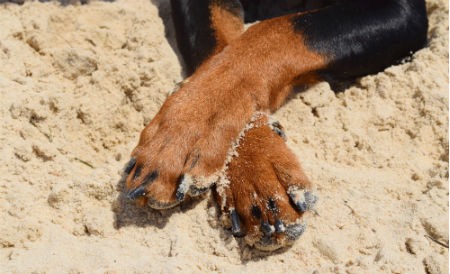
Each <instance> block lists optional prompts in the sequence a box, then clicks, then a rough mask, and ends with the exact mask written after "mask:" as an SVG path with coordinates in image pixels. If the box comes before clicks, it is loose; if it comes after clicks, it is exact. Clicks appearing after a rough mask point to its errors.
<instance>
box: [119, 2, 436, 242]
mask: <svg viewBox="0 0 450 274" xmlns="http://www.w3.org/2000/svg"><path fill="white" fill-rule="evenodd" d="M171 5H172V16H173V22H174V26H175V30H176V35H177V43H178V48H179V51H180V53H181V55H182V57H183V59H184V62H185V66H186V70H187V74H188V78H187V79H186V80H185V81H184V82H183V83H182V84H180V87H179V88H178V90H177V91H176V92H175V93H173V94H171V95H170V96H169V97H168V98H167V100H166V101H165V102H164V104H163V105H162V107H161V109H160V111H159V112H158V113H157V114H156V115H155V117H154V118H153V120H152V121H151V122H150V123H149V124H148V125H147V126H146V127H145V129H144V130H143V131H142V133H141V135H140V139H139V142H138V145H137V146H136V148H135V149H134V150H133V151H132V153H131V160H130V161H129V163H128V164H127V165H126V167H125V169H124V172H125V176H126V192H127V196H128V197H129V198H130V199H132V200H135V201H136V203H137V204H139V205H141V206H142V205H148V206H150V207H152V208H155V209H164V208H170V207H173V206H175V205H177V204H179V203H180V202H182V201H183V200H184V199H185V198H186V196H198V195H200V194H201V193H204V192H206V191H208V190H209V189H211V188H212V189H213V194H214V197H215V199H216V201H217V204H218V206H219V208H220V210H221V213H222V217H223V220H224V224H225V226H226V227H227V228H229V229H231V233H232V234H233V235H234V236H236V237H245V240H246V242H247V243H248V244H249V245H252V246H255V247H257V248H259V249H262V250H274V249H278V248H280V247H284V246H289V245H291V244H292V243H293V242H295V240H296V239H298V238H299V236H300V235H301V234H302V233H303V231H304V230H305V225H304V221H303V219H304V216H305V214H306V213H307V212H310V211H311V210H312V209H313V207H314V205H315V203H316V201H317V197H316V196H315V195H314V192H313V185H312V184H311V182H310V181H309V180H308V178H307V176H306V175H305V173H304V172H303V171H302V168H301V166H300V163H299V162H298V160H297V159H296V157H295V155H294V154H293V153H292V152H291V151H290V150H289V148H288V147H287V146H286V144H285V141H284V133H283V130H282V127H281V125H280V124H279V123H278V122H276V121H273V119H272V118H271V117H270V116H269V115H268V113H270V112H274V111H276V110H277V109H278V108H279V107H280V106H281V105H282V104H283V103H284V102H285V100H286V98H287V97H288V95H289V94H290V93H291V91H292V88H293V86H296V85H308V84H314V83H317V82H319V81H336V80H337V81H341V80H347V79H352V78H356V77H360V76H364V75H368V74H373V73H376V72H379V71H382V70H383V69H385V68H386V67H388V66H390V65H392V64H396V63H398V62H400V61H402V60H403V59H404V58H405V57H408V56H410V55H411V54H412V53H413V52H415V51H417V50H419V49H421V48H422V47H424V46H425V45H426V42H427V29H428V20H427V15H426V7H425V2H424V0H322V1H320V0H316V1H312V0H276V1H275V0H240V1H238V0H171ZM254 21H259V22H257V23H255V24H253V25H252V26H251V27H249V28H248V29H247V30H245V28H244V25H245V23H250V22H254Z"/></svg>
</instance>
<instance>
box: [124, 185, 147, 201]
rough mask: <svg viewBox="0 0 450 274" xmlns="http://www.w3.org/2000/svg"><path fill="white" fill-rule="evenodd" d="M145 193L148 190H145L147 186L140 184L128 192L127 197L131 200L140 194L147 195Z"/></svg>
mask: <svg viewBox="0 0 450 274" xmlns="http://www.w3.org/2000/svg"><path fill="white" fill-rule="evenodd" d="M145 194H147V192H146V190H145V186H144V185H140V186H138V187H137V188H135V189H133V190H131V191H129V192H128V193H127V198H128V199H130V200H134V199H136V198H137V197H139V196H145Z"/></svg>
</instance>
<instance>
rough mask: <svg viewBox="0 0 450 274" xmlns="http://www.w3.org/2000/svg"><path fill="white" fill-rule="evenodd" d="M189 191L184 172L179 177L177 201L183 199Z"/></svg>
mask: <svg viewBox="0 0 450 274" xmlns="http://www.w3.org/2000/svg"><path fill="white" fill-rule="evenodd" d="M187 191H188V186H187V185H186V184H185V183H184V174H183V175H181V176H180V178H179V179H178V188H177V192H176V193H175V198H176V199H177V201H179V202H181V201H183V200H184V196H185V195H186V192H187Z"/></svg>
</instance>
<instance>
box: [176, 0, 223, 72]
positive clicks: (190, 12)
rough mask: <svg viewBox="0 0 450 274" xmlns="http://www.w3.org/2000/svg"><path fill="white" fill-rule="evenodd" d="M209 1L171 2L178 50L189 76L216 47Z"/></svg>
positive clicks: (187, 0)
mask: <svg viewBox="0 0 450 274" xmlns="http://www.w3.org/2000/svg"><path fill="white" fill-rule="evenodd" d="M209 2H210V1H209V0H171V5H172V18H173V22H174V26H175V31H176V35H177V43H178V49H179V50H180V53H181V55H183V59H184V61H185V63H186V70H187V72H188V74H191V73H192V72H193V71H194V70H195V69H196V68H197V67H198V66H199V65H200V64H201V63H202V62H203V61H204V60H205V59H206V58H207V56H208V55H210V54H211V53H212V50H213V49H214V47H215V45H216V41H215V38H214V33H213V30H212V29H211V20H210V16H209Z"/></svg>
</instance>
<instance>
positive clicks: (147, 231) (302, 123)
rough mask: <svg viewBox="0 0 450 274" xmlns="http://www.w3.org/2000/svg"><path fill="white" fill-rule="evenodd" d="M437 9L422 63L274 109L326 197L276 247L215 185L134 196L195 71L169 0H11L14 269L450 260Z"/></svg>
mask: <svg viewBox="0 0 450 274" xmlns="http://www.w3.org/2000/svg"><path fill="white" fill-rule="evenodd" d="M161 2H162V4H161V5H162V7H161V9H160V10H159V11H158V7H157V6H158V5H160V3H161ZM427 7H428V11H429V18H430V28H429V45H428V46H427V47H426V48H425V49H423V50H421V51H419V52H417V53H415V54H414V56H413V57H412V59H411V61H410V62H405V63H403V64H401V65H397V66H392V67H389V68H388V69H386V70H385V71H384V72H381V73H379V74H377V75H371V76H367V77H363V78H362V79H360V80H358V81H357V82H356V83H355V84H353V85H351V86H350V87H349V88H348V89H346V90H345V91H343V92H340V93H334V92H332V90H331V89H330V87H329V85H328V84H327V83H320V84H318V85H316V86H314V87H311V88H309V89H308V90H306V91H305V92H302V93H299V94H296V95H295V96H293V98H292V99H291V100H290V101H289V102H288V103H287V104H286V105H285V106H283V107H282V108H281V109H280V110H279V111H278V112H277V113H276V114H275V116H276V117H277V119H278V120H279V121H280V122H281V124H282V125H283V126H284V128H285V130H286V134H287V136H288V144H289V146H290V147H291V148H292V149H293V150H294V152H295V153H296V154H297V155H298V157H299V158H300V160H301V163H302V165H303V167H304V169H305V171H306V173H307V174H308V176H309V177H310V179H311V180H312V181H313V182H314V183H315V184H316V187H317V192H318V195H319V197H320V201H319V203H318V205H317V211H318V214H319V215H318V216H313V217H311V218H309V221H308V227H307V230H306V232H305V234H304V235H303V236H302V238H301V239H300V240H299V241H298V242H297V243H296V244H295V245H294V246H293V247H292V248H290V249H288V250H286V251H283V252H276V253H273V254H270V255H267V254H265V253H261V252H259V251H255V250H253V249H250V248H248V247H246V246H245V245H242V243H241V242H239V241H237V240H235V239H234V238H233V237H232V236H231V234H230V233H229V232H228V231H224V230H222V229H221V227H220V224H219V222H218V220H217V218H216V217H215V207H214V206H212V203H211V201H210V199H209V198H206V199H204V200H201V201H194V202H192V203H190V204H187V205H182V206H179V207H176V208H174V209H171V210H168V211H162V212H159V211H154V210H151V209H137V208H135V207H134V206H133V205H132V204H130V203H129V202H127V201H126V200H125V199H124V198H123V196H122V195H121V193H120V188H121V185H120V180H121V169H122V168H123V166H124V164H125V163H126V161H128V155H129V153H130V151H131V150H132V148H133V147H134V146H135V144H136V143H137V138H138V136H139V133H140V131H141V130H142V128H143V127H144V125H145V124H146V123H148V122H149V121H150V120H151V118H152V117H153V115H154V114H155V113H156V112H157V110H158V109H159V106H160V105H161V104H162V102H163V101H164V99H165V98H166V94H167V93H168V92H169V91H170V90H172V89H173V87H174V86H175V84H176V83H177V82H179V81H181V80H182V68H181V65H180V62H179V60H178V58H177V55H176V53H175V51H174V49H173V48H172V47H171V43H172V44H173V39H172V40H171V39H169V40H168V39H167V38H166V37H169V38H170V37H172V38H173V30H172V29H171V28H170V26H166V27H165V26H164V21H166V22H167V16H168V14H169V11H168V10H167V8H168V5H167V4H166V3H164V1H147V0H135V1H131V0H119V1H114V2H101V1H93V2H91V3H90V4H88V5H78V4H75V5H68V6H61V5H60V4H59V3H57V2H46V3H40V2H34V1H30V2H26V3H25V4H24V5H22V6H19V5H15V4H0V26H2V27H1V28H0V64H1V65H0V105H1V107H0V119H1V121H2V127H1V128H0V153H1V155H2V157H1V158H0V174H1V175H0V209H1V210H0V216H1V217H0V220H2V221H1V222H0V272H1V273H32V272H35V273H80V272H81V273H179V272H183V273H202V272H213V273H258V272H261V273H262V271H264V272H266V273H269V272H270V273H448V262H447V258H448V248H445V247H443V246H442V245H440V244H437V243H436V242H434V241H432V240H431V239H430V238H433V239H435V240H437V241H439V242H441V243H446V244H447V245H448V16H447V14H448V3H447V2H445V1H441V0H430V1H427ZM160 15H162V16H163V19H164V20H163V19H162V18H161V17H160ZM314 271H316V272H314Z"/></svg>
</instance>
